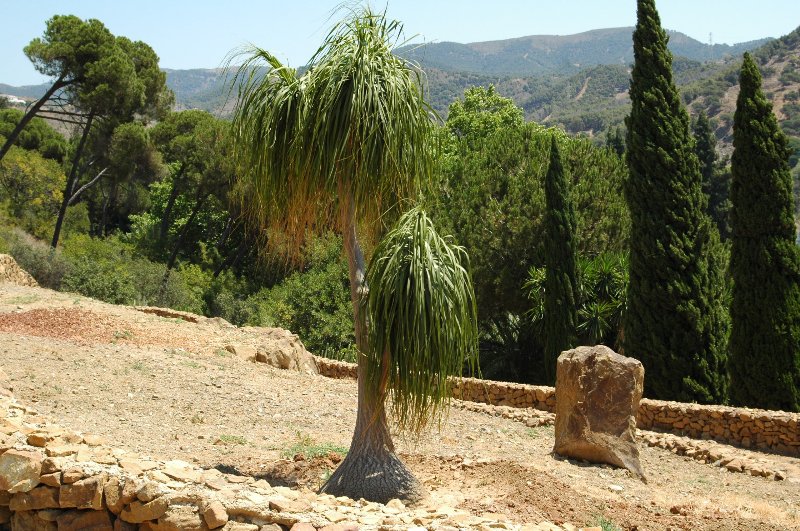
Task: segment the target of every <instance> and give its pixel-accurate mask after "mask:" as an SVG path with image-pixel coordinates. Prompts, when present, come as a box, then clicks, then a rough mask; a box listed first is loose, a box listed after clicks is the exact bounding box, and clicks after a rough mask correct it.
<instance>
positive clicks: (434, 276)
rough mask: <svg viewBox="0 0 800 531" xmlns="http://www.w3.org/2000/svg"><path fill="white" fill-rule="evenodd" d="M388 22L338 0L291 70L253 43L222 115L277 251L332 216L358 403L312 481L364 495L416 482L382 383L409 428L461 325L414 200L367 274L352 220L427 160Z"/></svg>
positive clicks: (405, 188)
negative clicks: (342, 260)
mask: <svg viewBox="0 0 800 531" xmlns="http://www.w3.org/2000/svg"><path fill="white" fill-rule="evenodd" d="M401 36H402V27H401V25H400V24H399V23H398V22H394V21H387V20H386V18H385V16H384V14H381V13H374V12H372V11H371V10H370V9H369V8H361V9H351V11H350V13H349V16H348V17H347V18H346V19H345V20H343V21H342V22H339V23H338V24H336V25H335V26H334V27H333V29H332V30H331V32H330V33H329V34H328V36H327V37H326V39H325V41H324V43H323V44H322V46H321V47H320V48H319V50H318V51H317V52H316V54H315V55H314V56H313V57H312V59H311V61H310V62H309V64H308V65H307V69H306V71H305V73H304V74H302V75H298V74H297V73H296V72H295V71H294V70H292V69H290V68H288V67H286V66H285V65H283V64H281V63H280V61H278V60H277V59H276V58H275V57H274V56H273V55H272V54H270V53H269V52H267V51H265V50H261V49H257V48H254V49H251V50H249V52H247V53H248V59H247V60H246V62H245V64H244V66H243V67H242V68H239V69H238V70H237V74H236V78H235V79H234V83H235V84H236V85H238V86H239V87H240V89H239V99H238V103H237V106H236V109H235V113H234V119H233V127H234V131H235V133H236V135H235V136H236V147H237V151H238V153H239V154H240V158H241V162H242V165H243V166H244V168H245V170H246V171H244V172H243V175H244V178H245V179H246V180H247V181H249V187H248V189H249V190H252V194H251V195H250V196H249V197H248V198H247V205H246V207H247V210H248V211H249V212H250V214H251V218H252V219H253V221H255V222H256V223H257V224H259V225H260V226H262V228H264V229H265V230H264V231H263V232H264V233H265V234H269V236H270V241H272V242H273V243H274V242H276V241H277V242H279V244H280V245H281V246H283V248H285V249H288V250H289V251H291V250H299V249H300V248H301V247H302V244H303V240H304V239H305V238H306V237H307V236H308V235H309V234H313V233H314V232H315V231H319V230H321V229H329V228H331V227H335V228H338V230H339V232H340V233H341V234H342V236H343V239H344V250H345V254H346V255H347V259H348V268H349V277H350V295H351V300H352V303H353V314H354V321H355V339H356V346H357V348H358V351H359V353H360V354H359V356H358V415H357V420H356V428H355V433H354V435H353V442H352V444H351V447H350V451H349V453H348V454H347V457H346V458H345V460H344V461H343V462H342V463H341V465H340V466H339V468H338V469H337V470H336V472H335V473H334V474H333V475H332V476H331V477H330V479H329V480H328V481H327V482H326V483H325V485H323V487H322V490H323V491H324V492H327V493H331V494H334V495H337V496H338V495H346V496H349V497H351V498H355V499H358V498H362V497H363V498H366V499H369V500H374V501H388V500H389V499H391V498H400V499H405V500H412V501H413V500H416V499H418V498H420V497H421V496H422V494H423V490H422V486H421V484H420V483H419V482H418V481H417V480H416V479H415V478H414V477H413V475H412V474H411V473H410V472H409V471H408V469H407V468H406V467H405V466H404V465H403V464H402V462H400V460H399V459H398V458H397V457H396V455H395V453H394V445H393V443H392V439H391V437H390V435H389V429H388V423H387V420H386V413H385V406H384V403H385V399H386V398H387V395H388V394H389V393H390V391H391V393H392V395H393V398H394V400H393V402H392V404H393V408H394V412H395V414H396V417H397V419H398V421H399V423H400V425H401V426H402V427H405V428H409V429H411V430H412V432H413V431H416V432H417V433H418V432H419V430H421V429H422V427H423V426H424V425H425V423H426V420H428V419H430V418H431V416H432V415H435V413H436V412H437V411H439V410H440V406H441V405H443V402H442V396H443V393H444V392H445V391H446V386H445V378H446V376H447V374H449V373H452V372H459V371H460V368H461V367H460V365H459V366H457V365H458V363H457V362H456V360H457V359H460V357H463V356H464V355H465V352H466V349H467V345H468V344H470V343H471V342H472V341H474V335H475V334H474V329H475V324H474V319H473V321H467V320H466V319H467V317H468V316H470V315H473V317H474V302H473V298H472V295H471V293H472V291H471V290H472V287H471V285H470V284H465V281H467V280H468V276H467V275H466V269H465V265H464V264H463V263H462V262H463V259H464V258H465V256H464V253H463V250H460V249H459V248H456V247H453V246H452V245H451V243H449V242H447V241H446V240H444V239H442V238H439V237H438V236H437V235H436V234H435V232H434V231H433V227H432V225H431V224H430V221H429V220H427V218H426V217H425V216H424V215H423V214H421V212H419V211H414V213H413V214H409V215H407V216H406V217H404V218H403V222H402V223H401V224H400V225H398V228H397V229H396V230H395V231H393V232H392V233H390V236H389V239H388V240H387V242H389V243H387V242H384V243H381V244H380V245H378V247H377V249H378V252H377V254H376V257H377V258H375V259H373V264H374V267H375V269H376V272H375V273H370V278H372V281H373V282H374V286H370V289H368V288H367V285H368V284H367V269H366V265H365V264H366V260H365V257H364V253H363V251H362V246H361V244H360V243H359V238H358V234H359V233H360V235H361V237H365V236H366V239H369V240H374V239H375V238H374V237H375V236H377V235H379V234H380V233H381V232H383V231H384V230H385V227H386V224H387V222H389V221H390V220H392V219H393V218H396V217H397V213H398V212H399V211H400V209H401V208H402V207H403V206H405V205H407V204H408V201H407V200H408V198H410V197H413V196H414V195H415V194H416V193H417V192H418V190H419V188H420V185H421V183H423V182H427V181H429V180H430V172H431V168H432V161H433V150H432V142H430V139H431V138H432V132H433V122H432V117H433V116H432V111H431V109H430V107H429V106H428V104H427V103H426V102H425V101H424V99H423V96H422V92H421V87H422V86H424V83H423V82H422V79H421V77H420V76H421V73H420V72H419V70H417V69H415V68H413V67H411V66H410V65H409V64H407V63H406V62H405V61H404V60H403V59H401V58H399V57H398V56H396V55H394V54H393V53H392V49H393V47H394V46H396V45H397V44H402V43H400V42H399V39H400V37H401ZM265 63H266V65H265V66H266V73H264V72H265V70H264V69H263V68H260V67H261V66H263V65H264V64H265ZM412 220H413V227H411V228H409V227H408V224H409V223H412ZM398 231H399V232H398ZM406 234H411V235H412V236H413V237H412V238H411V239H410V240H409V239H407V238H406V237H405V236H403V235H406ZM394 246H400V247H399V248H396V249H395V248H394ZM409 253H410V254H409ZM404 267H405V268H407V269H403V268H404ZM412 278H413V279H414V280H413V297H412V299H410V300H406V299H405V297H409V296H411V295H412V294H411V293H410V292H409V291H407V290H411V289H412V286H411V284H409V285H406V284H403V282H406V283H408V282H412ZM401 288H402V290H401ZM394 290H400V291H394ZM401 294H402V295H401ZM365 298H366V299H365ZM364 300H366V301H367V302H366V303H365V305H364V306H362V303H363V302H364ZM459 305H466V306H465V308H461V306H459ZM364 309H369V312H370V317H369V319H368V318H367V316H366V315H365V312H364ZM470 312H472V313H470ZM427 335H430V336H432V337H426V336H427ZM423 339H424V341H423ZM448 342H451V343H452V344H451V343H448Z"/></svg>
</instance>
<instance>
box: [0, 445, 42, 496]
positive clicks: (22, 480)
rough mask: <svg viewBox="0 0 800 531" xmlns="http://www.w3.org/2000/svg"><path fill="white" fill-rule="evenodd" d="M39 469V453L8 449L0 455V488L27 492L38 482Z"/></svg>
mask: <svg viewBox="0 0 800 531" xmlns="http://www.w3.org/2000/svg"><path fill="white" fill-rule="evenodd" d="M41 471H42V455H41V454H38V453H35V452H23V451H20V450H13V449H12V450H8V451H7V452H5V453H3V455H0V490H7V491H8V492H10V493H12V494H13V493H15V492H28V491H29V490H31V489H32V488H34V487H35V486H36V485H38V484H39V475H40V474H41Z"/></svg>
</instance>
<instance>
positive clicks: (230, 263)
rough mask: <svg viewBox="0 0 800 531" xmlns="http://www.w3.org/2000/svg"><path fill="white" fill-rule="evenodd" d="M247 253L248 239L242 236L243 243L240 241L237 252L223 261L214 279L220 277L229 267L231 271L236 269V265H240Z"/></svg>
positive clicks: (215, 272) (216, 270)
mask: <svg viewBox="0 0 800 531" xmlns="http://www.w3.org/2000/svg"><path fill="white" fill-rule="evenodd" d="M245 252H247V239H246V238H245V237H244V236H242V241H240V242H239V245H238V246H236V250H235V251H234V252H233V253H232V254H229V255H228V256H227V257H225V260H223V261H222V262H221V263H220V264H219V265H218V266H217V268H216V269H215V270H214V275H213V276H214V278H217V277H218V276H219V275H220V273H222V272H223V271H225V270H226V269H228V268H229V267H230V268H231V269H233V268H234V267H236V264H238V263H239V260H241V259H242V257H243V256H244V253H245Z"/></svg>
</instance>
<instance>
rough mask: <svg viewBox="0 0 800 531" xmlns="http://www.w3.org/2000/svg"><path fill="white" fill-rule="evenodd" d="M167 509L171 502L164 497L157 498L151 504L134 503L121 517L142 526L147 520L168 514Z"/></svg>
mask: <svg viewBox="0 0 800 531" xmlns="http://www.w3.org/2000/svg"><path fill="white" fill-rule="evenodd" d="M167 507H169V500H167V498H166V497H164V496H162V497H161V498H156V499H155V500H153V501H151V502H150V503H142V502H140V501H133V502H131V503H130V505H128V506H127V507H126V508H125V509H124V510H123V511H122V512H121V513H120V515H119V517H120V518H122V519H123V520H125V521H126V522H130V523H132V524H140V523H142V522H146V521H147V520H156V519H158V518H161V516H163V514H164V513H166V512H167Z"/></svg>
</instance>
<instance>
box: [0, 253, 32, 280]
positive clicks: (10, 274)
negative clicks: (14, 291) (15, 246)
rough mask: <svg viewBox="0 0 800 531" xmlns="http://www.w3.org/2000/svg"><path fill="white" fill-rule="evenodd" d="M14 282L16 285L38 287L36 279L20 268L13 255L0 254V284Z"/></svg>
mask: <svg viewBox="0 0 800 531" xmlns="http://www.w3.org/2000/svg"><path fill="white" fill-rule="evenodd" d="M3 283H8V284H16V285H17V286H29V287H32V288H35V287H38V286H39V284H38V283H37V282H36V280H35V279H34V278H33V277H32V276H31V275H30V274H28V272H27V271H25V270H24V269H22V268H21V267H20V266H19V264H17V261H16V260H14V257H12V256H11V255H8V254H0V284H3Z"/></svg>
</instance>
